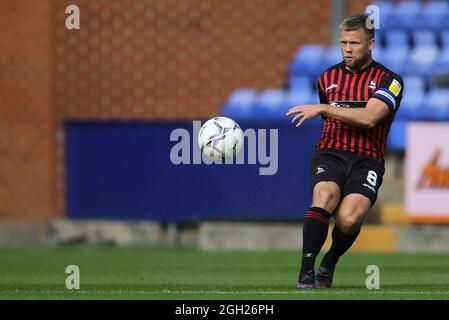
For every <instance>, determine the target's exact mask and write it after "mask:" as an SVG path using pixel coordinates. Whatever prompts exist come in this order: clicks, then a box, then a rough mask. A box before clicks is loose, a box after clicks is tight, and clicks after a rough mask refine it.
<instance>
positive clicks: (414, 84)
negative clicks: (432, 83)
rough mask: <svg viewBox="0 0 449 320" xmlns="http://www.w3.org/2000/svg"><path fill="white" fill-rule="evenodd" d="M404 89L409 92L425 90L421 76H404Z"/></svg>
mask: <svg viewBox="0 0 449 320" xmlns="http://www.w3.org/2000/svg"><path fill="white" fill-rule="evenodd" d="M403 80H404V85H405V90H406V91H408V92H409V93H412V92H424V91H425V90H426V83H425V81H424V79H423V78H421V77H418V76H413V75H411V76H404V77H403Z"/></svg>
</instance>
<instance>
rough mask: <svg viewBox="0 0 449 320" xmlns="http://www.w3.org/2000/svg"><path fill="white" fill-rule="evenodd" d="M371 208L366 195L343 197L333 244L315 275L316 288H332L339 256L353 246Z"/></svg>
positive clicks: (336, 215) (333, 232)
mask: <svg viewBox="0 0 449 320" xmlns="http://www.w3.org/2000/svg"><path fill="white" fill-rule="evenodd" d="M370 208H371V200H370V199H368V198H367V197H366V196H364V195H361V194H358V193H352V194H348V195H347V196H345V197H344V198H343V200H342V201H341V204H340V206H339V208H338V209H337V212H336V214H335V225H334V228H333V230H332V245H331V248H330V249H329V251H328V252H327V253H326V254H325V256H324V257H323V260H322V262H321V265H320V267H319V269H318V271H317V273H316V275H315V287H316V288H330V287H331V286H332V280H333V275H334V270H335V265H336V264H337V262H338V260H339V258H340V257H341V256H342V255H343V254H344V253H345V252H346V251H348V249H349V248H350V247H351V246H352V244H353V243H354V241H355V240H356V239H357V236H358V235H359V233H360V229H361V227H362V225H363V222H364V220H365V218H366V216H367V215H368V212H369V210H370Z"/></svg>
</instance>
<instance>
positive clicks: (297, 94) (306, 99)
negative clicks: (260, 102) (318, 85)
mask: <svg viewBox="0 0 449 320" xmlns="http://www.w3.org/2000/svg"><path fill="white" fill-rule="evenodd" d="M311 101H312V91H311V90H292V91H289V92H287V93H286V94H285V97H284V103H283V106H282V109H283V111H284V112H283V113H285V112H287V110H288V109H290V108H293V107H295V106H298V105H302V104H308V103H310V102H311Z"/></svg>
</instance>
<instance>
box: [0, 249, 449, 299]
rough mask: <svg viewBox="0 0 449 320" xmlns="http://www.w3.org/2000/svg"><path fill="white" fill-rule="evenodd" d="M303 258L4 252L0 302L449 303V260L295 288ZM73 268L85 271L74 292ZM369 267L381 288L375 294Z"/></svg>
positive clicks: (387, 261)
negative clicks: (331, 285) (69, 271)
mask: <svg viewBox="0 0 449 320" xmlns="http://www.w3.org/2000/svg"><path fill="white" fill-rule="evenodd" d="M298 261H299V253H298V252H214V253H210V252H208V253H206V252H201V251H199V250H197V249H193V248H185V247H170V246H165V247H161V246H150V247H123V248H117V247H95V246H90V247H88V246H79V247H78V246H73V247H57V248H13V249H0V299H220V300H221V299H272V300H283V299H448V298H449V272H448V270H449V253H448V254H360V253H357V254H356V253H351V254H348V255H346V256H345V257H343V258H342V259H341V261H340V264H339V266H338V268H337V271H336V275H335V279H334V288H332V289H326V290H322V289H309V290H297V289H296V288H295V283H296V277H297V271H298V270H297V268H298ZM68 265H77V266H78V267H79V269H80V280H81V281H80V283H81V288H80V289H79V290H72V291H71V290H68V289H66V287H65V281H66V277H67V276H68V274H66V273H65V270H66V267H67V266H68ZM368 265H377V266H378V267H379V268H380V289H378V290H376V289H373V290H368V289H366V287H365V280H366V278H367V277H368V276H369V275H368V274H366V273H365V271H366V267H367V266H368Z"/></svg>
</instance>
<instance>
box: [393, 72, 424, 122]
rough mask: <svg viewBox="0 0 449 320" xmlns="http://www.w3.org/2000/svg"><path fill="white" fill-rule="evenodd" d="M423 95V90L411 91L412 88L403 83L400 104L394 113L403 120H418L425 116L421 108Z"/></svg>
mask: <svg viewBox="0 0 449 320" xmlns="http://www.w3.org/2000/svg"><path fill="white" fill-rule="evenodd" d="M404 82H405V80H404ZM424 97H425V92H424V91H419V90H418V91H413V90H412V88H408V87H407V84H405V91H404V95H403V98H402V101H401V106H400V107H399V110H398V112H397V114H396V116H397V118H398V119H403V120H419V119H423V118H425V116H426V114H425V110H424V109H423V103H424V101H425V100H424Z"/></svg>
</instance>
